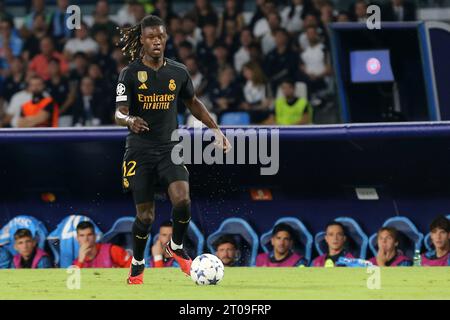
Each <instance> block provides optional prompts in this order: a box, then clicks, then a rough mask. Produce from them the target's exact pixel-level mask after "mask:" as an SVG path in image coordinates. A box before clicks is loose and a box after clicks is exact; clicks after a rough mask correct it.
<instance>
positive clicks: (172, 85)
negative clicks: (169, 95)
mask: <svg viewBox="0 0 450 320" xmlns="http://www.w3.org/2000/svg"><path fill="white" fill-rule="evenodd" d="M176 88H177V85H176V84H175V80H173V79H170V80H169V89H170V90H171V91H174V90H175V89H176Z"/></svg>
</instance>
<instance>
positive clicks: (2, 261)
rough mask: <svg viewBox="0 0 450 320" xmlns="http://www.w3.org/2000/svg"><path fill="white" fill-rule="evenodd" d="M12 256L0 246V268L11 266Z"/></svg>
mask: <svg viewBox="0 0 450 320" xmlns="http://www.w3.org/2000/svg"><path fill="white" fill-rule="evenodd" d="M11 263H12V257H11V254H10V253H9V251H8V250H7V249H6V248H4V247H1V246H0V269H9V268H10V267H11Z"/></svg>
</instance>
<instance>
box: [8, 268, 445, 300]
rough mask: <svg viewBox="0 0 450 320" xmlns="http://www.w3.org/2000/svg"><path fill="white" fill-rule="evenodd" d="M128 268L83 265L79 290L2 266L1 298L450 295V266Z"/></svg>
mask: <svg viewBox="0 0 450 320" xmlns="http://www.w3.org/2000/svg"><path fill="white" fill-rule="evenodd" d="M127 273H128V270H126V269H83V270H81V277H80V279H81V280H80V284H81V287H80V289H79V290H77V289H72V290H70V289H68V288H67V279H68V277H69V276H70V275H69V274H68V273H67V272H66V270H65V269H53V270H49V269H47V270H0V299H2V300H3V299H87V300H89V299H131V300H135V299H162V300H171V299H175V300H184V299H186V300H188V299H189V300H192V299H225V300H228V299H229V300H237V299H250V300H254V299H295V300H297V299H450V267H436V268H414V267H411V268H382V269H380V279H381V283H380V285H381V288H380V289H368V288H367V280H368V277H370V276H371V274H369V273H367V270H366V269H365V268H226V269H225V277H224V278H223V280H222V281H221V282H220V283H219V284H218V285H216V286H197V285H195V284H194V283H193V282H192V281H191V279H190V278H187V277H185V276H184V275H183V274H182V273H181V271H180V270H179V269H176V268H166V269H146V271H145V284H144V285H142V286H129V285H126V283H125V279H126V276H127Z"/></svg>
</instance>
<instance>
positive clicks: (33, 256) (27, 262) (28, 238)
mask: <svg viewBox="0 0 450 320" xmlns="http://www.w3.org/2000/svg"><path fill="white" fill-rule="evenodd" d="M14 249H16V251H17V254H16V255H15V256H14V258H13V264H12V267H13V268H15V269H22V268H25V269H41V268H52V267H53V265H52V261H51V260H50V257H49V256H48V254H47V253H46V252H45V251H44V250H42V249H40V248H38V246H37V242H36V240H35V239H33V235H32V234H31V231H30V230H28V229H19V230H17V231H16V233H14Z"/></svg>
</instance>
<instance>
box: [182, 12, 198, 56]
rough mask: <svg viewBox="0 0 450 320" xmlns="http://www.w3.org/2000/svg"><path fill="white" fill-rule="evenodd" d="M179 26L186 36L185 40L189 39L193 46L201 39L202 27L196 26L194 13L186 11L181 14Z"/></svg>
mask: <svg viewBox="0 0 450 320" xmlns="http://www.w3.org/2000/svg"><path fill="white" fill-rule="evenodd" d="M181 28H182V31H183V33H184V34H185V36H186V40H187V41H189V42H190V43H191V44H192V46H193V47H194V48H196V47H197V44H198V43H199V42H200V41H202V38H203V37H202V29H200V28H199V27H198V26H197V22H196V18H195V15H194V14H192V13H187V14H185V15H184V16H183V20H182V22H181Z"/></svg>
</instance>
